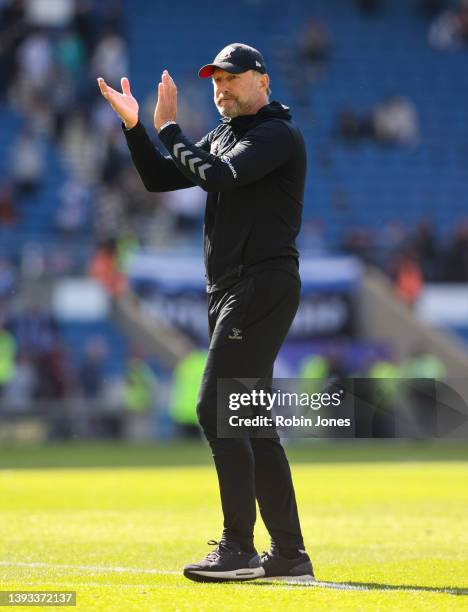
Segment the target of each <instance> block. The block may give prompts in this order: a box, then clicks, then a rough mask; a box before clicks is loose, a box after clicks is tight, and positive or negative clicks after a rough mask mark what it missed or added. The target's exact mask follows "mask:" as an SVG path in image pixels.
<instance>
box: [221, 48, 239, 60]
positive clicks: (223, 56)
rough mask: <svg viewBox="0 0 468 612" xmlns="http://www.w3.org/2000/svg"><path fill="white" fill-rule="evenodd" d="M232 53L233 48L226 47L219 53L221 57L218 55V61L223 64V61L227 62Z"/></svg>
mask: <svg viewBox="0 0 468 612" xmlns="http://www.w3.org/2000/svg"><path fill="white" fill-rule="evenodd" d="M234 51H235V49H234V47H226V48H225V49H223V50H222V51H221V55H218V59H219V60H220V61H222V62H224V61H225V60H228V59H229V58H230V57H231V55H232V53H234Z"/></svg>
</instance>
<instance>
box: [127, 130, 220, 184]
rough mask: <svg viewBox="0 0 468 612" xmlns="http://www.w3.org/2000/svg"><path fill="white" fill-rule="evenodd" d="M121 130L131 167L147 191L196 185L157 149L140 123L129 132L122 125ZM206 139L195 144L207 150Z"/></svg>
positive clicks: (207, 141)
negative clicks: (132, 166)
mask: <svg viewBox="0 0 468 612" xmlns="http://www.w3.org/2000/svg"><path fill="white" fill-rule="evenodd" d="M122 130H123V133H124V135H125V138H126V140H127V145H128V148H129V150H130V155H131V158H132V161H133V165H134V166H135V168H136V170H137V172H138V174H139V175H140V177H141V180H142V181H143V185H144V186H145V187H146V189H147V190H148V191H174V190H176V189H185V188H187V187H194V186H195V185H196V184H197V183H196V182H195V181H194V180H192V179H191V177H190V176H186V175H185V174H184V173H183V172H181V171H180V170H179V169H178V167H177V165H176V164H175V163H174V161H173V159H172V158H171V156H164V155H163V154H162V153H161V152H160V151H159V150H158V149H157V147H156V146H155V145H154V144H153V142H152V141H151V139H150V137H149V136H148V133H147V132H146V130H145V127H144V125H143V124H142V123H141V122H140V121H138V123H137V124H136V125H135V126H134V127H133V128H131V129H129V130H127V129H125V126H124V124H122ZM208 137H209V135H207V136H205V137H204V138H203V139H202V140H201V141H200V142H198V143H197V146H198V147H199V148H200V149H201V150H209V147H210V145H209V139H208Z"/></svg>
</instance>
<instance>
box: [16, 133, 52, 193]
mask: <svg viewBox="0 0 468 612" xmlns="http://www.w3.org/2000/svg"><path fill="white" fill-rule="evenodd" d="M43 171H44V167H43V146H42V144H41V143H40V142H39V140H38V138H37V137H36V136H35V135H34V134H33V133H32V131H31V130H30V129H28V128H26V129H24V130H23V131H22V132H21V133H20V134H19V136H18V137H17V139H16V142H15V144H14V147H13V156H12V168H11V174H12V179H13V184H14V186H15V189H17V191H18V192H19V195H20V196H28V195H35V194H36V193H37V191H38V189H39V186H40V184H41V181H42V175H43Z"/></svg>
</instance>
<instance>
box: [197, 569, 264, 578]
mask: <svg viewBox="0 0 468 612" xmlns="http://www.w3.org/2000/svg"><path fill="white" fill-rule="evenodd" d="M190 574H196V575H197V576H206V577H209V578H219V579H224V580H226V579H229V580H253V579H254V578H260V577H261V576H264V575H265V570H264V569H263V567H245V568H242V569H236V570H230V571H228V572H204V571H203V570H195V571H193V570H192V571H190Z"/></svg>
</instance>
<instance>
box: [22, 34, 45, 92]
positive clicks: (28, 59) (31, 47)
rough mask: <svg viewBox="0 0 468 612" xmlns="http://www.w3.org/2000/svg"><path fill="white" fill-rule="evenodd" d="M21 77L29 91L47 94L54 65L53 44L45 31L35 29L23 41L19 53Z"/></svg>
mask: <svg viewBox="0 0 468 612" xmlns="http://www.w3.org/2000/svg"><path fill="white" fill-rule="evenodd" d="M17 60H18V67H19V78H20V80H21V82H22V83H23V86H24V87H25V88H26V90H27V91H28V92H29V95H28V98H30V97H31V96H32V95H34V94H35V93H39V92H42V93H44V94H47V92H48V89H49V86H50V85H51V83H50V76H51V73H52V67H53V57H52V46H51V44H50V41H49V39H48V38H47V36H46V35H45V33H43V32H41V31H40V30H36V31H33V32H32V34H30V35H29V36H28V37H27V38H26V39H25V40H24V41H23V42H22V43H21V46H20V47H19V49H18V53H17Z"/></svg>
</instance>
